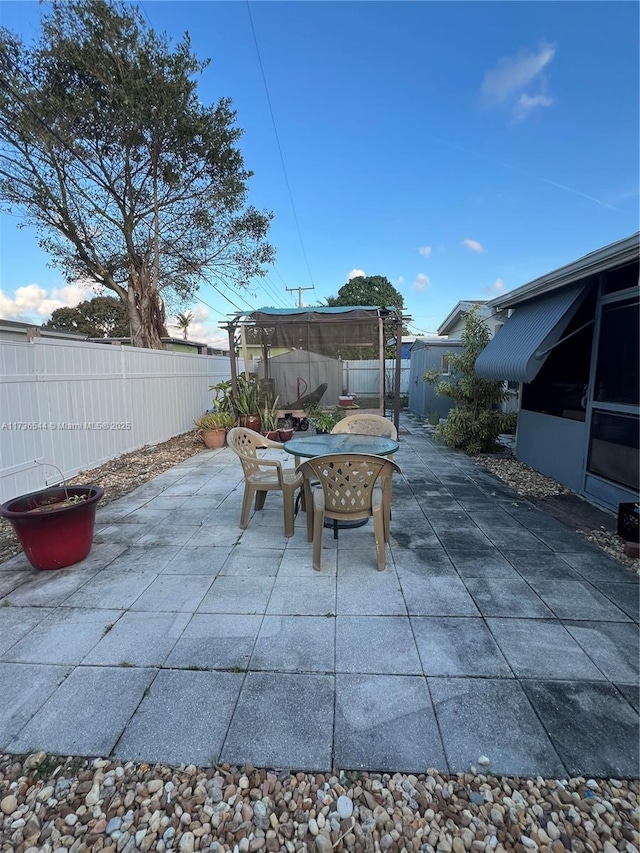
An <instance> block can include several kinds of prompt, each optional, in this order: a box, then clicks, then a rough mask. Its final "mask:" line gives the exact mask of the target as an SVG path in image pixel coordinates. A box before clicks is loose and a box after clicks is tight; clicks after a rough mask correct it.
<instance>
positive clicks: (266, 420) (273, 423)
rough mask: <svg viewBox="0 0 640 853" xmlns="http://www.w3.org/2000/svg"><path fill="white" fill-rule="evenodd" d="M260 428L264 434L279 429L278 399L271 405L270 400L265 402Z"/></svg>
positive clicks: (261, 413)
mask: <svg viewBox="0 0 640 853" xmlns="http://www.w3.org/2000/svg"><path fill="white" fill-rule="evenodd" d="M260 426H261V428H262V431H263V432H271V431H272V430H276V429H278V398H277V397H276V398H275V400H274V401H273V403H271V404H270V403H269V401H268V400H265V402H264V405H263V407H262V408H261V409H260Z"/></svg>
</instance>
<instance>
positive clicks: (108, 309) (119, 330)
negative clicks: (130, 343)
mask: <svg viewBox="0 0 640 853" xmlns="http://www.w3.org/2000/svg"><path fill="white" fill-rule="evenodd" d="M44 328H46V329H62V330H64V331H69V332H76V333H77V334H79V335H87V336H88V337H90V338H128V337H129V316H128V314H127V308H126V306H125V304H124V303H123V302H122V301H121V300H120V299H116V297H115V296H96V297H95V298H94V299H85V301H84V302H81V303H80V304H79V305H76V306H75V308H56V309H55V311H53V313H52V314H51V318H50V319H49V320H47V322H46V323H45V324H44Z"/></svg>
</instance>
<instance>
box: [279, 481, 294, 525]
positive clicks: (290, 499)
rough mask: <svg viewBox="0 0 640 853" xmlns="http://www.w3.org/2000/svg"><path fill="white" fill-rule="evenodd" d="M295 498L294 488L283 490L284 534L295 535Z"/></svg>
mask: <svg viewBox="0 0 640 853" xmlns="http://www.w3.org/2000/svg"><path fill="white" fill-rule="evenodd" d="M294 500H295V491H294V489H283V490H282V503H283V504H284V535H285V536H293V534H294V529H295V514H294V511H293V504H294Z"/></svg>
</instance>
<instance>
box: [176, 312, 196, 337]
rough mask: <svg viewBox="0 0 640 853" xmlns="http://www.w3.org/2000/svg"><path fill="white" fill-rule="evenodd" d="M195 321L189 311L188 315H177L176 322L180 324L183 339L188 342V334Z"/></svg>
mask: <svg viewBox="0 0 640 853" xmlns="http://www.w3.org/2000/svg"><path fill="white" fill-rule="evenodd" d="M192 321H193V314H192V313H191V311H189V313H188V314H177V315H176V322H177V323H178V326H179V328H181V329H182V337H183V338H184V339H185V341H186V340H187V334H188V331H189V326H190V325H191V323H192Z"/></svg>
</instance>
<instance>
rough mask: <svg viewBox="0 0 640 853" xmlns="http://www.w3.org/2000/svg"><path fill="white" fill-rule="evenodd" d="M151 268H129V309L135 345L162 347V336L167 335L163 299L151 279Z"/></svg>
mask: <svg viewBox="0 0 640 853" xmlns="http://www.w3.org/2000/svg"><path fill="white" fill-rule="evenodd" d="M149 272H150V271H149V268H148V267H147V266H146V265H142V267H141V268H140V269H135V268H133V267H130V268H129V287H128V291H127V310H128V312H129V323H130V325H131V343H132V344H133V346H134V347H144V348H146V349H162V341H161V338H163V337H167V335H168V333H167V329H166V326H165V311H164V305H163V302H162V299H161V297H160V294H159V293H158V291H157V289H156V288H155V287H152V285H151V281H150V274H149Z"/></svg>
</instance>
